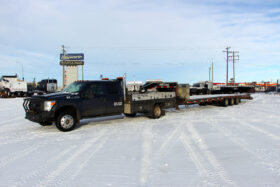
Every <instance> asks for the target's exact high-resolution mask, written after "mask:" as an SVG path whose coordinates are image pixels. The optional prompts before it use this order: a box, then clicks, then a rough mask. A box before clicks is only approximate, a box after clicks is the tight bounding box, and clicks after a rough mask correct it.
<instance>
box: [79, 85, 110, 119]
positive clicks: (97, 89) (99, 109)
mask: <svg viewBox="0 0 280 187" xmlns="http://www.w3.org/2000/svg"><path fill="white" fill-rule="evenodd" d="M82 99H83V101H82V107H81V108H82V115H83V116H84V117H94V116H100V115H104V112H105V110H106V96H105V92H104V87H103V85H102V84H100V83H92V84H90V85H88V86H87V88H86V89H85V92H84V96H83V98H82Z"/></svg>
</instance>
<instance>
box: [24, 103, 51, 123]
mask: <svg viewBox="0 0 280 187" xmlns="http://www.w3.org/2000/svg"><path fill="white" fill-rule="evenodd" d="M23 108H24V110H25V118H26V119H28V120H30V121H33V122H37V123H41V122H51V121H54V120H55V111H53V110H51V111H43V103H42V102H41V101H36V102H34V101H33V102H32V103H30V99H29V98H27V99H24V102H23Z"/></svg>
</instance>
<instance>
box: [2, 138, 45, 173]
mask: <svg viewBox="0 0 280 187" xmlns="http://www.w3.org/2000/svg"><path fill="white" fill-rule="evenodd" d="M43 146H45V143H44V144H39V145H33V146H31V147H29V148H27V149H24V150H22V151H18V152H15V153H12V154H10V155H7V156H5V157H2V158H0V169H1V168H3V167H5V166H6V165H8V164H10V163H13V162H14V161H16V160H18V159H21V158H23V157H25V156H27V155H29V154H30V153H32V152H34V151H36V150H37V149H39V148H41V147H43Z"/></svg>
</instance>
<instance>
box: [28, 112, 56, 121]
mask: <svg viewBox="0 0 280 187" xmlns="http://www.w3.org/2000/svg"><path fill="white" fill-rule="evenodd" d="M25 118H26V119H28V120H30V121H33V122H36V123H42V122H51V121H55V113H54V112H53V111H51V112H39V113H33V112H26V114H25Z"/></svg>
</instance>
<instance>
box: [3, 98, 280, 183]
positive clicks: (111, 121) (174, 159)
mask: <svg viewBox="0 0 280 187" xmlns="http://www.w3.org/2000/svg"><path fill="white" fill-rule="evenodd" d="M253 97H254V100H249V101H247V100H242V103H240V104H239V105H234V106H229V107H218V106H198V105H194V106H187V107H185V106H182V107H181V110H179V111H177V110H169V111H167V112H166V116H164V117H162V118H160V119H156V120H153V119H148V118H146V117H144V116H138V117H136V118H127V117H123V116H112V117H106V118H93V119H87V120H83V121H82V124H81V125H80V126H78V127H77V128H76V129H75V130H74V131H71V132H67V133H63V132H60V131H58V130H57V129H56V127H55V125H53V126H47V127H42V126H40V125H39V124H36V123H33V122H30V121H28V120H26V119H24V115H25V113H24V110H23V108H22V102H23V100H22V99H21V98H15V99H0V106H1V107H0V111H1V112H0V119H1V121H0V186H96V187H102V186H108V187H109V186H120V187H131V186H159V187H162V186H164V187H165V186H176V187H177V186H178V187H180V186H182V187H185V186H254V187H255V186H279V184H280V120H279V111H280V96H279V95H278V96H276V95H265V94H255V95H253Z"/></svg>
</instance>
